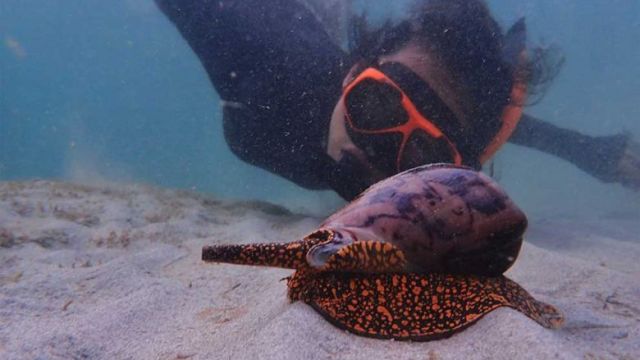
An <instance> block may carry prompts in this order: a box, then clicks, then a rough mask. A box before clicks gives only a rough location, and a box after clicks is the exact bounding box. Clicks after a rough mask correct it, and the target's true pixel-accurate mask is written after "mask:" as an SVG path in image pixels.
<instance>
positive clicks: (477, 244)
mask: <svg viewBox="0 0 640 360" xmlns="http://www.w3.org/2000/svg"><path fill="white" fill-rule="evenodd" d="M427 169H428V171H424V170H427ZM526 227H527V219H526V216H525V215H524V213H523V212H522V211H521V210H520V209H519V208H518V207H517V206H516V205H515V204H514V203H513V201H511V199H510V198H509V197H508V196H507V194H506V193H505V192H504V191H503V190H502V189H501V188H500V187H499V185H498V184H496V183H495V181H493V180H492V179H491V178H489V177H488V176H486V175H484V174H482V173H480V172H476V171H474V170H472V169H468V168H464V167H458V166H452V165H446V164H436V165H427V166H422V167H418V168H415V169H412V170H408V171H405V172H403V173H400V174H398V175H396V176H393V177H391V178H388V179H386V180H384V181H381V182H379V183H377V184H375V185H373V186H372V187H370V188H369V189H368V190H367V191H365V192H364V193H363V194H362V195H360V196H359V197H358V198H357V199H355V200H354V201H353V202H351V203H350V204H349V205H347V206H346V207H344V208H343V209H342V210H340V211H338V212H337V213H335V214H334V215H333V216H331V217H330V218H328V219H327V220H326V221H325V222H324V223H322V225H321V226H320V228H321V229H322V228H327V229H332V230H334V231H336V232H337V233H340V234H342V235H343V237H344V238H346V240H345V239H341V242H342V243H347V244H348V243H351V242H352V241H356V240H359V241H361V240H373V241H382V242H388V243H391V244H393V245H394V246H396V247H398V248H399V249H400V250H402V251H403V253H404V254H405V256H406V258H407V260H408V263H409V264H408V268H407V270H408V271H419V272H446V273H454V274H475V275H488V276H496V275H499V274H502V273H503V272H504V271H506V270H507V269H508V268H509V267H510V266H511V265H512V264H513V262H514V261H515V259H516V257H517V256H518V252H519V250H520V246H521V245H522V235H523V233H524V231H525V229H526ZM336 245H337V246H336ZM327 246H331V248H330V249H327V251H326V252H327V253H329V254H330V253H333V252H335V251H337V249H339V248H340V246H344V245H338V244H331V245H327ZM325 257H326V255H325Z"/></svg>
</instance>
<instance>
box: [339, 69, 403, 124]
mask: <svg viewBox="0 0 640 360" xmlns="http://www.w3.org/2000/svg"><path fill="white" fill-rule="evenodd" d="M345 106H346V108H347V113H348V114H349V117H350V119H351V125H352V126H353V128H354V129H353V130H355V131H358V130H384V129H389V128H393V127H396V126H398V125H402V124H404V123H406V122H407V120H408V117H409V116H408V115H407V112H406V110H405V109H404V107H403V106H402V93H400V91H398V89H396V88H394V87H393V86H391V85H389V84H385V83H382V82H379V81H377V80H374V79H365V80H363V81H361V82H360V83H359V84H357V85H356V86H354V87H353V89H351V91H350V92H349V94H347V96H346V98H345Z"/></svg>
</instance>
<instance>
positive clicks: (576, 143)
mask: <svg viewBox="0 0 640 360" xmlns="http://www.w3.org/2000/svg"><path fill="white" fill-rule="evenodd" d="M628 140H629V138H628V136H626V135H622V134H620V135H612V136H597V137H594V136H588V135H583V134H580V133H579V132H577V131H573V130H568V129H563V128H560V127H557V126H555V125H552V124H550V123H547V122H545V121H543V120H540V119H537V118H534V117H533V116H530V115H526V114H523V115H522V119H521V120H520V122H519V123H518V127H517V128H516V130H515V131H514V132H513V135H512V136H511V138H510V139H509V142H511V143H513V144H517V145H523V146H526V147H530V148H533V149H536V150H540V151H543V152H546V153H548V154H552V155H555V156H558V157H560V158H562V159H565V160H567V161H569V162H571V163H573V164H574V165H576V166H577V167H578V168H580V169H582V170H583V171H585V172H587V173H588V174H590V175H592V176H594V177H596V178H598V179H600V180H601V181H604V182H613V181H616V180H617V179H616V176H617V165H618V161H619V160H620V159H621V157H622V154H623V153H624V149H625V148H626V146H627V142H628Z"/></svg>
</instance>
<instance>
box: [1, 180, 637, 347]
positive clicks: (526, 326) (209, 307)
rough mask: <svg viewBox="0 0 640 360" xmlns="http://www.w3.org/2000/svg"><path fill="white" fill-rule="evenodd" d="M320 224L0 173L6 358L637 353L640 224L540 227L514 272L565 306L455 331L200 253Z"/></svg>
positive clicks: (269, 211) (234, 206) (259, 207)
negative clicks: (429, 338) (380, 318)
mask: <svg viewBox="0 0 640 360" xmlns="http://www.w3.org/2000/svg"><path fill="white" fill-rule="evenodd" d="M320 220H321V219H318V218H310V217H304V216H299V215H293V214H290V213H288V212H287V211H286V210H284V209H282V208H279V207H275V206H272V205H268V204H264V203H247V202H242V203H231V202H220V201H216V200H214V199H211V198H206V197H203V196H199V195H197V194H193V193H186V192H175V191H168V190H159V189H154V188H148V187H143V186H130V187H119V188H116V187H104V188H97V187H96V188H93V187H84V186H77V185H69V184H62V183H53V182H45V181H37V182H23V183H0V358H2V359H22V358H28V359H35V358H38V359H72V358H79V359H82V358H91V359H94V358H97V359H127V358H130V359H257V358H265V359H382V358H389V359H398V360H400V359H488V358H491V359H513V358H519V359H545V358H560V359H574V358H575V359H600V358H603V359H637V358H640V235H638V234H639V233H640V222H639V221H638V219H637V218H636V219H626V220H621V219H616V220H600V221H597V222H579V221H576V220H573V221H569V220H564V221H563V220H553V221H538V222H534V223H533V224H532V225H531V227H530V231H529V237H528V240H529V242H528V243H527V244H525V246H524V248H523V251H522V253H521V255H520V257H519V259H518V261H517V262H516V265H515V266H514V268H513V269H511V270H510V271H509V273H508V275H509V276H510V277H512V278H513V279H515V280H516V281H518V282H519V283H520V284H521V285H523V286H524V287H525V288H526V289H528V290H529V291H530V292H531V293H532V294H533V295H534V296H536V297H537V298H539V299H540V300H543V301H546V302H549V303H551V304H553V305H555V306H557V307H558V308H560V309H561V310H562V311H563V312H564V314H565V316H566V318H567V322H566V325H565V326H564V327H563V328H562V329H560V330H555V331H554V330H548V329H544V328H542V327H540V326H539V325H538V324H536V323H535V322H533V321H531V320H529V319H528V318H527V317H525V316H524V315H522V314H520V313H518V312H516V311H514V310H511V309H506V308H502V309H498V310H497V311H494V312H492V313H491V314H489V315H487V316H486V317H485V318H483V319H482V320H480V321H479V322H478V323H477V324H476V325H474V326H472V327H470V328H468V329H467V330H465V331H463V332H461V333H458V334H456V335H454V336H453V337H451V338H449V339H445V340H439V341H433V342H426V343H407V342H393V341H385V340H374V339H367V338H362V337H357V336H354V335H351V334H348V333H346V332H344V331H341V330H338V329H337V328H334V327H333V326H332V325H330V324H329V323H327V322H326V321H325V320H324V319H322V318H321V317H320V316H319V315H317V314H316V313H315V312H314V311H313V310H312V309H311V308H310V307H308V306H306V305H305V304H302V303H294V304H290V303H289V302H288V300H287V298H286V286H285V283H284V282H281V281H279V279H281V278H283V277H284V276H287V275H288V274H289V273H290V271H287V270H279V269H267V268H254V267H241V266H233V265H210V264H204V263H202V262H201V261H200V249H201V247H202V245H204V244H213V243H241V242H258V241H272V242H275V241H290V240H293V239H295V238H297V237H299V236H301V235H303V234H305V233H307V232H309V231H311V230H312V229H313V228H314V227H315V226H316V224H317V223H318V222H319V221H320Z"/></svg>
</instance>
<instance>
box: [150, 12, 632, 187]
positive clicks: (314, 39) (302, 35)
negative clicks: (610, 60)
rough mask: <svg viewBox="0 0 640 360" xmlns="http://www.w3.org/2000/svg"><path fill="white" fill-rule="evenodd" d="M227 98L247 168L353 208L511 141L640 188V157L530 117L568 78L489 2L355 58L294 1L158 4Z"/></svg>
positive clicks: (475, 163) (386, 30) (612, 142)
mask: <svg viewBox="0 0 640 360" xmlns="http://www.w3.org/2000/svg"><path fill="white" fill-rule="evenodd" d="M156 3H157V4H158V6H159V7H160V9H161V10H162V11H163V12H164V13H165V14H166V15H167V17H168V18H169V19H170V20H171V21H172V22H173V23H174V24H175V26H176V27H177V29H178V30H179V31H180V32H181V34H182V36H183V37H184V38H185V39H186V40H187V42H188V43H189V45H190V46H191V48H192V49H193V50H194V52H195V54H196V55H197V56H198V57H199V59H200V61H201V63H202V64H203V66H204V68H205V69H206V71H207V73H208V75H209V78H210V80H211V82H212V83H213V86H214V87H215V89H216V91H217V92H218V94H219V95H220V97H221V98H222V99H223V126H224V135H225V138H226V140H227V143H228V144H229V146H230V148H231V150H232V151H233V152H234V153H235V154H236V155H237V156H238V157H240V158H241V159H243V160H244V161H246V162H248V163H251V164H253V165H255V166H259V167H261V168H264V169H266V170H268V171H270V172H273V173H275V174H278V175H280V176H283V177H285V178H287V179H289V180H291V181H293V182H294V183H296V184H298V185H300V186H302V187H305V188H309V189H327V188H331V189H333V190H335V191H336V192H337V193H338V194H340V195H341V196H342V197H343V198H345V199H347V200H350V199H352V198H354V197H355V196H356V195H357V194H359V193H360V192H361V191H362V190H364V189H365V188H367V187H368V186H369V185H371V184H373V183H374V182H376V181H379V180H381V179H383V178H385V177H388V176H391V175H393V174H395V173H397V172H400V171H403V170H406V169H409V168H412V167H415V166H418V165H422V164H426V163H436V162H449V163H455V164H464V165H468V166H471V167H474V168H476V169H479V168H481V167H482V164H483V163H485V162H486V161H487V160H488V159H490V158H491V156H492V155H493V154H494V153H495V152H496V151H497V150H498V149H499V148H500V146H502V145H503V144H504V143H505V142H507V141H509V142H511V143H514V144H518V145H523V146H527V147H530V148H534V149H537V150H540V151H544V152H546V153H549V154H553V155H555V156H558V157H560V158H563V159H565V160H567V161H569V162H571V163H573V164H574V165H576V166H578V167H579V168H580V169H582V170H584V171H585V172H587V173H589V174H591V175H592V176H594V177H596V178H598V179H600V180H602V181H605V182H619V183H622V184H623V185H626V186H629V187H631V188H636V189H637V188H640V148H638V145H637V144H636V143H635V142H633V141H631V139H630V138H629V136H628V135H613V136H599V137H593V136H588V135H583V134H580V133H578V132H576V131H572V130H567V129H562V128H559V127H556V126H554V125H552V124H550V123H547V122H544V121H542V120H540V119H536V118H534V117H532V116H529V115H527V114H524V113H523V107H524V105H525V103H526V98H527V95H529V96H530V97H531V95H535V94H536V93H540V91H541V90H543V89H544V87H545V85H546V84H548V82H549V80H551V78H552V77H553V75H554V74H555V73H556V72H557V69H558V67H559V65H560V61H555V62H554V61H553V59H550V56H548V54H546V53H545V52H544V51H543V50H541V49H529V50H528V51H527V49H526V46H525V40H526V28H525V24H524V20H520V21H518V22H516V24H514V25H513V26H512V27H511V28H510V29H509V30H508V31H507V32H506V33H504V32H503V31H502V30H501V29H500V27H499V26H498V24H497V23H496V22H495V20H494V19H493V18H492V17H491V14H490V13H489V10H488V8H487V6H486V5H485V4H484V2H482V1H480V0H468V1H464V0H431V1H428V0H426V1H420V2H418V4H416V8H415V11H412V14H411V15H410V17H409V18H408V19H406V20H404V21H402V22H400V23H398V24H391V23H388V24H386V25H385V26H383V27H382V28H380V29H378V30H375V31H370V30H369V29H368V26H367V24H366V21H365V20H363V19H362V18H356V19H354V22H353V25H354V26H353V29H354V30H353V32H352V33H353V34H352V35H353V36H352V37H351V46H350V52H349V53H346V52H345V51H343V50H342V48H341V47H340V46H338V45H337V44H336V42H335V41H333V39H332V38H331V37H330V36H329V35H328V33H327V31H326V30H325V28H324V27H323V26H322V24H321V23H320V22H319V20H318V18H317V17H316V16H314V14H313V13H312V12H311V11H310V9H309V8H308V7H305V6H304V5H303V4H302V3H300V2H297V1H292V0H270V1H264V0H238V1H234V0H223V1H210V0H182V1H180V0H156Z"/></svg>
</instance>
